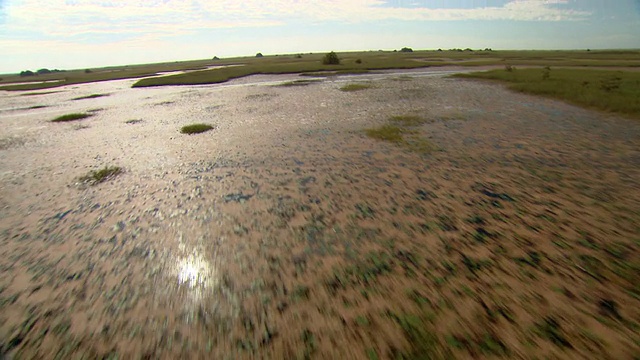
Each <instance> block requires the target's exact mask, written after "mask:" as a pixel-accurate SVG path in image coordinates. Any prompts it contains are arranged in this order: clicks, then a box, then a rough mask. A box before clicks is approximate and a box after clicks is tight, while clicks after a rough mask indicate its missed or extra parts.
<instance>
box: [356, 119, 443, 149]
mask: <svg viewBox="0 0 640 360" xmlns="http://www.w3.org/2000/svg"><path fill="white" fill-rule="evenodd" d="M365 133H366V134H367V136H368V137H370V138H373V139H377V140H382V141H388V142H391V143H394V144H397V145H400V146H403V147H404V148H406V149H407V150H409V151H412V152H418V153H423V154H426V153H430V152H432V151H434V150H437V149H438V148H437V147H436V146H435V145H433V144H432V143H431V142H430V141H428V140H427V139H423V138H421V137H420V136H419V135H418V134H417V132H416V131H414V130H409V129H406V128H403V127H399V126H396V125H389V124H387V125H382V126H379V127H376V128H370V129H365Z"/></svg>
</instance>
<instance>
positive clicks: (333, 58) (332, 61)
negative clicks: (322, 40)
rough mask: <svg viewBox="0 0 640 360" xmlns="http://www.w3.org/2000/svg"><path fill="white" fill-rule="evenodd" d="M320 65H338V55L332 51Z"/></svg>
mask: <svg viewBox="0 0 640 360" xmlns="http://www.w3.org/2000/svg"><path fill="white" fill-rule="evenodd" d="M322 63H323V64H324V65H340V58H338V54H336V53H335V52H333V51H332V52H330V53H328V54H326V55H325V56H324V58H322Z"/></svg>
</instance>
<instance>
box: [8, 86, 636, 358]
mask: <svg viewBox="0 0 640 360" xmlns="http://www.w3.org/2000/svg"><path fill="white" fill-rule="evenodd" d="M295 79H296V78H295V77H292V76H275V77H274V76H270V77H261V76H255V77H249V78H244V79H240V80H237V81H234V82H230V83H229V84H228V85H216V86H194V87H171V88H152V89H131V88H130V85H131V81H114V82H107V83H97V84H86V85H81V86H76V87H68V88H61V90H62V91H61V92H56V93H46V94H43V95H32V96H21V94H20V93H2V94H0V122H1V123H2V126H1V127H0V144H1V146H0V181H1V184H2V187H1V188H0V250H1V252H0V253H1V254H2V257H0V349H1V351H2V354H4V355H5V356H8V357H10V358H20V359H21V358H25V359H29V358H60V359H68V358H83V357H84V358H132V359H137V358H193V359H198V358H201V359H208V358H216V359H235V358H273V359H279V358H300V359H303V358H362V359H384V358H407V359H408V358H419V357H423V358H469V357H478V358H493V357H508V358H525V359H534V358H545V357H549V358H600V359H632V358H634V356H636V357H637V356H638V355H640V335H639V334H640V285H639V284H640V271H639V270H640V252H639V251H638V249H639V247H640V191H639V190H638V189H640V123H638V122H637V121H633V120H628V119H624V118H619V117H616V116H610V115H606V114H602V113H598V112H593V111H589V110H584V109H581V108H578V107H575V106H571V105H567V104H564V103H561V102H558V101H554V100H549V99H544V98H537V97H532V96H528V95H523V94H517V93H513V92H509V91H507V90H505V89H504V88H502V87H501V86H499V85H495V84H486V83H482V82H474V81H467V80H459V79H449V78H445V77H442V76H418V75H416V74H414V73H407V74H404V75H388V76H382V77H377V78H375V77H369V78H367V77H353V78H346V79H345V78H328V79H322V80H321V81H317V82H310V83H307V84H303V85H300V84H298V85H299V86H274V85H275V84H278V83H286V82H289V81H291V80H295ZM349 83H363V84H366V85H370V86H369V87H368V88H366V89H363V90H361V91H354V92H343V91H340V90H339V89H340V87H342V86H344V85H345V84H349ZM90 94H107V96H101V97H99V98H97V97H93V98H91V97H89V98H86V99H82V100H72V99H77V98H78V97H83V96H87V95H90ZM88 111H91V112H92V113H93V114H94V115H93V116H91V117H89V118H86V119H83V120H79V121H75V122H69V123H51V122H49V120H51V119H52V118H54V117H56V116H59V115H63V114H66V113H72V112H88ZM398 115H413V116H419V117H421V118H423V119H426V121H425V122H424V123H423V124H421V125H419V126H416V127H414V128H412V130H411V131H412V136H416V137H420V138H421V139H422V140H424V141H425V142H428V143H429V144H431V145H432V148H431V151H412V149H410V148H407V147H403V146H398V145H397V144H394V143H388V142H383V141H378V140H375V139H371V138H369V137H367V136H366V135H365V132H364V130H365V129H367V128H374V127H377V126H382V125H384V124H387V123H388V122H389V118H390V117H391V116H398ZM191 123H208V124H211V125H213V126H214V127H215V128H214V130H211V131H208V132H205V133H202V134H197V135H184V134H180V133H179V129H180V127H182V126H184V125H188V124H191ZM105 166H119V167H121V168H122V169H123V172H122V174H120V175H118V176H116V177H113V178H110V179H108V180H107V181H105V182H103V183H100V184H97V185H95V186H82V184H78V178H79V177H82V176H84V175H86V174H87V173H88V172H89V171H91V170H96V169H99V168H102V167H105Z"/></svg>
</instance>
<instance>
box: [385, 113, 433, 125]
mask: <svg viewBox="0 0 640 360" xmlns="http://www.w3.org/2000/svg"><path fill="white" fill-rule="evenodd" d="M389 120H390V121H391V122H392V123H394V124H399V125H401V126H420V125H422V124H426V123H427V122H429V121H428V120H427V119H424V118H422V117H420V116H417V115H396V116H392V117H391V118H389Z"/></svg>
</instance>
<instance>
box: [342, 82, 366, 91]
mask: <svg viewBox="0 0 640 360" xmlns="http://www.w3.org/2000/svg"><path fill="white" fill-rule="evenodd" d="M369 88H371V85H369V84H347V85H345V86H343V87H341V88H340V90H341V91H347V92H349V91H360V90H365V89H369Z"/></svg>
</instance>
